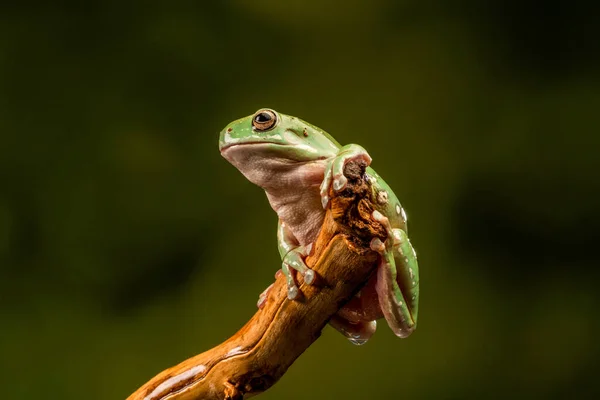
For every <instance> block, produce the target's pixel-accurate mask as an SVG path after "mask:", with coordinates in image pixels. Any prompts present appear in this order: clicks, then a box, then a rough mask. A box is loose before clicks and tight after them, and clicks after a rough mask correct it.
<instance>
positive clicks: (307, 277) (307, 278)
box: [304, 269, 316, 285]
mask: <svg viewBox="0 0 600 400" xmlns="http://www.w3.org/2000/svg"><path fill="white" fill-rule="evenodd" d="M315 277H316V274H315V271H313V270H312V269H309V270H307V271H306V272H305V273H304V282H305V283H306V284H307V285H312V284H313V283H314V282H315Z"/></svg>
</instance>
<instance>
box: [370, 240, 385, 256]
mask: <svg viewBox="0 0 600 400" xmlns="http://www.w3.org/2000/svg"><path fill="white" fill-rule="evenodd" d="M370 247H371V250H373V251H376V252H377V253H383V252H384V251H385V244H384V243H383V242H382V241H381V239H379V238H373V239H372V240H371V245H370Z"/></svg>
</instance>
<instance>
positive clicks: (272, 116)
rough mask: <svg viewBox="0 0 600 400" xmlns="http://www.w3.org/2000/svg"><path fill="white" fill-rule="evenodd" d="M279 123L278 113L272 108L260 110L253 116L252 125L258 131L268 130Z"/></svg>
mask: <svg viewBox="0 0 600 400" xmlns="http://www.w3.org/2000/svg"><path fill="white" fill-rule="evenodd" d="M276 124H277V114H276V113H275V112H274V111H272V110H259V111H257V112H256V114H254V118H252V127H253V128H254V129H255V130H257V131H268V130H269V129H271V128H273V127H274V126H275V125H276Z"/></svg>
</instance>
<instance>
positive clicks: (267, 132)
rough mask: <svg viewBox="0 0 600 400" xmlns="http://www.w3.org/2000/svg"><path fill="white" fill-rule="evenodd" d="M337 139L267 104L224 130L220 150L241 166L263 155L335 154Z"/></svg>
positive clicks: (285, 158) (300, 158) (301, 158)
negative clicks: (272, 108) (269, 107)
mask: <svg viewBox="0 0 600 400" xmlns="http://www.w3.org/2000/svg"><path fill="white" fill-rule="evenodd" d="M338 146H339V145H338V144H337V142H336V141H335V140H334V139H333V138H332V137H331V136H329V135H328V134H327V133H325V132H324V131H322V130H321V129H319V128H317V127H316V126H313V125H311V124H309V123H307V122H304V121H302V120H301V119H299V118H296V117H292V116H289V115H285V114H281V113H278V112H276V111H274V110H271V109H267V108H263V109H260V110H258V111H257V112H256V113H254V114H253V115H249V116H247V117H244V118H241V119H238V120H237V121H233V122H232V123H230V124H229V125H227V126H226V127H225V129H223V130H222V131H221V135H220V137H219V150H220V151H221V154H222V155H223V157H225V158H226V159H227V160H228V161H230V162H231V163H232V164H234V165H235V166H236V167H237V168H238V169H240V170H241V169H243V167H246V169H247V168H249V167H250V166H251V165H247V164H248V162H251V161H252V162H251V164H253V165H254V164H255V162H257V161H259V160H260V159H263V160H271V161H273V160H280V161H282V162H287V163H288V164H289V163H290V162H306V161H314V160H319V159H324V158H329V157H332V156H335V154H336V153H337V149H338Z"/></svg>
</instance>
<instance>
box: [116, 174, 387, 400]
mask: <svg viewBox="0 0 600 400" xmlns="http://www.w3.org/2000/svg"><path fill="white" fill-rule="evenodd" d="M365 167H366V166H365V165H364V164H362V163H360V162H358V163H354V162H350V163H348V164H347V165H346V168H345V171H344V173H345V175H346V177H347V178H348V187H347V188H346V189H345V190H344V191H342V192H341V193H337V194H335V193H332V192H331V193H330V195H331V198H332V199H331V201H330V204H329V207H328V209H327V210H326V216H325V220H324V223H323V226H322V228H321V231H320V233H319V236H318V239H317V240H316V242H315V244H314V246H313V248H312V250H311V254H310V255H309V256H308V257H307V259H306V264H307V265H308V266H309V267H310V268H311V269H313V270H314V271H315V272H316V273H317V279H316V282H315V283H313V285H307V284H305V283H304V282H303V280H302V277H301V276H300V275H299V274H297V281H298V283H299V284H300V286H299V287H300V293H301V295H300V296H299V298H298V299H296V300H293V301H291V300H288V298H287V287H286V282H285V279H284V277H283V276H281V274H278V276H277V277H276V280H275V283H274V284H273V286H272V287H271V289H270V290H269V291H268V294H267V300H266V302H265V303H264V307H263V308H262V309H259V310H258V311H257V312H256V314H254V316H253V317H252V318H251V319H250V320H249V321H248V322H247V323H246V325H244V326H243V327H242V328H241V329H240V330H239V331H238V332H237V333H236V334H235V335H233V336H232V337H231V338H229V339H228V340H227V341H225V342H223V343H222V344H220V345H218V346H216V347H214V348H212V349H210V350H208V351H206V352H204V353H201V354H199V355H197V356H194V357H192V358H190V359H188V360H186V361H183V362H182V363H180V364H178V365H176V366H174V367H172V368H169V369H167V370H165V371H163V372H161V373H160V374H158V375H157V376H155V377H154V378H153V379H151V380H150V381H148V382H147V383H146V384H144V385H143V386H142V387H140V388H139V389H138V390H137V391H135V393H133V394H132V395H131V396H129V397H128V399H127V400H167V399H168V400H200V399H202V400H223V399H230V400H233V399H243V398H244V396H245V397H249V396H250V395H256V394H259V393H261V392H263V391H265V390H267V389H268V388H270V387H271V386H272V385H273V384H274V383H275V382H277V381H278V380H279V378H281V376H283V374H284V373H285V372H286V370H287V369H288V368H289V366H290V365H291V364H292V363H293V362H294V361H295V360H296V358H298V357H299V356H300V355H301V354H302V353H303V352H304V351H305V350H306V349H307V348H308V347H309V346H310V345H311V344H312V343H313V342H314V341H315V340H316V339H317V338H318V337H319V336H320V334H321V330H322V329H323V327H324V326H325V325H326V324H327V322H328V321H329V319H330V318H331V317H332V316H333V315H334V314H335V313H336V312H337V311H338V310H339V309H340V308H341V307H342V306H343V305H344V304H345V303H346V302H347V301H348V300H350V299H351V298H352V297H353V296H354V295H355V294H356V293H357V292H358V291H359V290H360V289H361V288H362V286H363V285H364V284H365V283H366V282H367V280H368V279H369V277H370V276H371V274H372V273H373V272H374V271H375V268H376V262H377V254H376V253H374V252H373V251H371V250H370V248H369V243H370V240H371V239H372V238H373V237H379V238H381V239H382V240H385V238H386V233H385V230H384V229H383V227H382V226H381V225H380V224H379V223H377V222H375V221H373V220H372V218H371V213H372V211H373V205H372V203H371V196H370V193H371V190H370V186H369V185H370V182H369V181H368V179H365V178H364V171H365ZM340 339H341V338H340Z"/></svg>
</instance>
